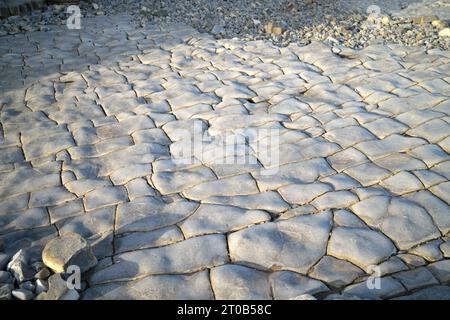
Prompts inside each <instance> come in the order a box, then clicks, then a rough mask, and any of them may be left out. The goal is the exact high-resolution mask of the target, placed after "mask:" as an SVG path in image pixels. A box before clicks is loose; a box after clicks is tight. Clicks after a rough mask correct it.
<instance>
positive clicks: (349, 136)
mask: <svg viewBox="0 0 450 320" xmlns="http://www.w3.org/2000/svg"><path fill="white" fill-rule="evenodd" d="M323 137H324V138H325V139H327V140H329V141H331V142H335V143H337V144H339V145H340V146H342V148H348V147H350V146H352V145H355V144H357V143H359V142H363V141H367V140H373V139H375V136H374V135H373V134H371V133H370V132H369V131H368V130H366V129H364V128H362V127H359V126H349V127H345V128H339V129H334V130H330V131H328V132H327V133H325V134H324V135H323Z"/></svg>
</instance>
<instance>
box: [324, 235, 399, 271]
mask: <svg viewBox="0 0 450 320" xmlns="http://www.w3.org/2000/svg"><path fill="white" fill-rule="evenodd" d="M395 252H396V248H395V246H394V245H393V244H392V242H391V241H390V240H389V239H388V238H387V237H386V236H384V235H383V234H382V233H379V232H376V231H373V230H371V229H361V228H342V227H338V228H335V229H333V232H332V233H331V238H330V242H329V244H328V254H330V255H332V256H334V257H336V258H339V259H345V260H348V261H350V262H353V263H354V264H356V265H357V266H358V267H360V268H362V269H363V270H367V269H368V268H369V266H371V265H375V264H378V263H379V262H381V261H383V260H384V259H386V258H388V257H389V256H390V255H391V254H393V253H395Z"/></svg>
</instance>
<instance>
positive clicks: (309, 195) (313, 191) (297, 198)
mask: <svg viewBox="0 0 450 320" xmlns="http://www.w3.org/2000/svg"><path fill="white" fill-rule="evenodd" d="M332 190H333V188H332V187H330V186H329V185H328V184H326V183H309V184H292V185H288V186H285V187H281V188H280V189H278V192H279V193H280V194H281V195H282V196H283V198H284V199H286V201H287V202H289V203H292V204H299V205H303V204H305V203H309V202H310V201H312V200H314V199H315V198H317V197H318V196H320V195H322V194H324V193H325V192H328V191H332Z"/></svg>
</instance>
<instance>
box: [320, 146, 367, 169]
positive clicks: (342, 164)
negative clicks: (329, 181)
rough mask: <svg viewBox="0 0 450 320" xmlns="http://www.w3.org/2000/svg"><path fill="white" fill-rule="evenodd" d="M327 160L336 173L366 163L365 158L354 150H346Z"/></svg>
mask: <svg viewBox="0 0 450 320" xmlns="http://www.w3.org/2000/svg"><path fill="white" fill-rule="evenodd" d="M327 159H328V161H329V162H330V164H331V166H332V167H333V168H334V169H335V170H337V171H342V170H345V169H347V168H349V167H353V166H356V165H359V164H362V163H364V162H366V161H368V159H367V157H366V156H365V155H364V154H363V153H362V152H360V151H358V150H357V149H355V148H346V149H344V150H342V151H339V152H337V153H335V154H333V155H331V156H329V157H328V158H327Z"/></svg>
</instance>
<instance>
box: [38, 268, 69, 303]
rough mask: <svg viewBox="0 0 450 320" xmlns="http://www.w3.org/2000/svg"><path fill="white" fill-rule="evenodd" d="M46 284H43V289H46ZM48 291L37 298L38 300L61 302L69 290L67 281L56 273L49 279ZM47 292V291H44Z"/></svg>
mask: <svg viewBox="0 0 450 320" xmlns="http://www.w3.org/2000/svg"><path fill="white" fill-rule="evenodd" d="M45 285H46V284H45V283H42V289H45V288H46V286H45ZM47 285H48V289H47V291H46V292H42V293H41V294H39V295H38V296H37V297H36V300H59V299H61V297H62V296H64V294H65V293H66V292H67V291H68V290H69V287H68V285H67V282H66V280H64V279H63V277H62V274H61V273H55V274H53V275H52V276H50V278H48V284H47ZM43 291H45V290H43Z"/></svg>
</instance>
